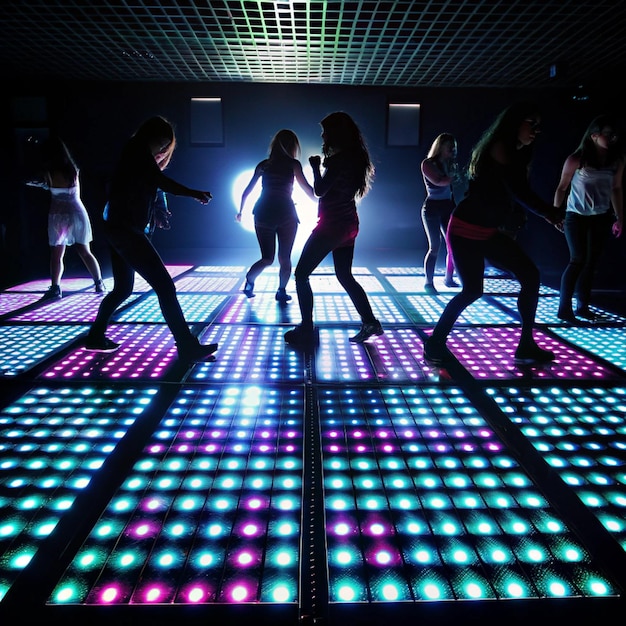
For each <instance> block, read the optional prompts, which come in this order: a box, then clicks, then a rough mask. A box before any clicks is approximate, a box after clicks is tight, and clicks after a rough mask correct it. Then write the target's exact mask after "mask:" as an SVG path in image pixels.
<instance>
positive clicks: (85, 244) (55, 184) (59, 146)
mask: <svg viewBox="0 0 626 626" xmlns="http://www.w3.org/2000/svg"><path fill="white" fill-rule="evenodd" d="M42 153H43V162H44V172H45V174H44V178H45V182H43V183H29V184H31V185H34V186H39V187H42V188H44V189H48V190H49V191H50V210H49V213H48V243H49V245H50V278H51V281H52V285H51V286H50V288H49V289H48V291H46V293H45V294H44V295H43V298H42V299H44V300H58V299H59V298H61V297H62V296H63V292H62V290H61V277H62V276H63V271H64V269H65V266H64V257H65V250H66V248H67V246H76V251H77V252H78V256H79V257H80V258H81V260H82V261H83V263H84V264H85V267H86V268H87V270H88V271H89V273H90V274H91V277H92V278H93V281H94V288H95V291H96V292H97V293H105V292H106V289H105V286H104V282H103V280H102V272H101V270H100V265H99V263H98V260H97V259H96V257H95V256H94V255H93V254H92V252H91V250H90V247H89V244H90V243H91V241H92V239H93V233H92V229H91V223H90V221H89V215H88V213H87V209H85V205H84V204H83V202H82V200H81V198H80V182H79V176H78V174H79V171H78V167H77V166H76V163H75V162H74V159H73V158H72V156H71V155H70V153H69V150H68V149H67V146H66V145H65V143H63V141H61V139H59V138H58V137H51V138H50V139H47V140H46V141H45V142H44V144H43V145H42Z"/></svg>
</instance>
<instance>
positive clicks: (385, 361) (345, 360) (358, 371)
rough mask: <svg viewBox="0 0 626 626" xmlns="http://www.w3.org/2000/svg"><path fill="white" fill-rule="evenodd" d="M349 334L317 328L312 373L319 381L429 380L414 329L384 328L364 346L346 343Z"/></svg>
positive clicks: (418, 338)
mask: <svg viewBox="0 0 626 626" xmlns="http://www.w3.org/2000/svg"><path fill="white" fill-rule="evenodd" d="M352 334H353V331H346V330H345V329H333V328H320V333H319V337H320V345H319V348H318V350H317V353H316V359H315V372H316V379H317V380H318V381H320V382H356V381H362V382H366V381H373V380H376V381H379V382H401V381H402V382H410V381H419V380H426V379H430V380H432V379H433V377H434V375H435V374H434V370H433V369H432V368H429V367H428V366H427V365H426V364H425V363H424V361H423V359H422V352H423V343H422V340H421V338H420V336H419V335H418V333H417V331H415V330H414V329H387V330H386V331H385V334H384V335H381V336H380V337H374V338H373V339H372V340H370V341H368V342H367V343H365V344H362V345H361V344H354V343H351V342H350V341H349V337H350V336H351V335H352Z"/></svg>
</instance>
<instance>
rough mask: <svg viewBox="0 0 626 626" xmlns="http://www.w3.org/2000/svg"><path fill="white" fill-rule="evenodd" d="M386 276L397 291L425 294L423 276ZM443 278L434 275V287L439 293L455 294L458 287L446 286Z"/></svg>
mask: <svg viewBox="0 0 626 626" xmlns="http://www.w3.org/2000/svg"><path fill="white" fill-rule="evenodd" d="M386 278H387V280H388V281H389V283H390V285H391V286H392V287H393V288H394V289H395V290H396V291H397V292H398V293H412V294H420V295H426V292H425V290H424V277H423V276H387V277H386ZM443 279H444V278H443V276H435V279H434V285H435V288H436V289H437V291H438V292H439V293H448V294H455V293H458V292H459V288H458V287H446V286H445V284H444V282H443Z"/></svg>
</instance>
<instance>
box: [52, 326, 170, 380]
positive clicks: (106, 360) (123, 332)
mask: <svg viewBox="0 0 626 626" xmlns="http://www.w3.org/2000/svg"><path fill="white" fill-rule="evenodd" d="M107 336H108V337H109V339H111V340H112V341H116V342H117V343H119V344H121V345H120V348H119V349H118V350H117V351H116V352H112V353H101V352H89V351H87V350H85V349H84V348H78V349H77V350H75V351H74V352H71V353H70V354H68V355H67V356H65V357H64V358H63V359H60V360H58V361H56V362H55V363H52V365H51V366H50V367H49V368H48V369H47V370H45V371H44V372H43V373H42V374H41V378H46V379H66V380H67V379H72V380H115V379H119V380H156V379H159V378H162V377H163V376H164V375H165V374H166V373H167V372H168V370H169V368H170V365H171V364H172V362H173V361H176V360H177V359H178V352H177V350H176V344H175V343H174V338H173V337H172V333H171V332H170V329H169V328H168V327H167V326H165V325H164V324H150V325H145V324H141V325H140V324H111V325H110V326H109V328H108V329H107Z"/></svg>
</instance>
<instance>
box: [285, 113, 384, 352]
mask: <svg viewBox="0 0 626 626" xmlns="http://www.w3.org/2000/svg"><path fill="white" fill-rule="evenodd" d="M320 124H321V126H322V141H323V146H322V151H323V153H324V173H323V174H322V172H321V166H322V159H321V157H320V156H318V155H315V156H311V157H309V163H310V164H311V167H312V168H313V178H314V183H313V189H314V190H315V195H316V196H317V197H318V198H319V202H318V222H317V225H316V226H315V228H314V229H313V231H312V232H311V235H310V236H309V238H308V239H307V241H306V243H305V244H304V248H303V249H302V254H301V255H300V260H299V261H298V264H297V265H296V270H295V273H294V274H295V279H296V292H297V294H298V304H299V306H300V315H301V318H302V321H301V323H300V324H299V325H298V326H296V327H295V328H293V329H292V330H289V331H287V332H286V333H285V341H286V342H287V343H290V344H292V345H296V346H311V345H312V344H314V343H315V340H316V336H315V328H314V325H313V291H312V290H311V285H310V283H309V277H310V276H311V274H312V273H313V271H314V270H315V268H316V267H317V266H318V265H319V264H320V263H321V262H322V261H323V260H324V258H325V257H326V256H327V255H328V254H330V253H331V252H332V255H333V262H334V265H335V274H336V276H337V280H338V281H339V283H340V284H341V286H342V287H343V288H344V289H345V290H346V292H347V293H348V295H349V296H350V299H351V300H352V302H353V304H354V306H355V308H356V310H357V312H358V313H359V315H360V316H361V321H362V324H361V330H360V331H359V332H358V333H357V334H356V335H354V336H353V337H350V341H352V342H356V343H362V342H363V341H365V340H367V339H369V338H370V337H372V336H373V335H382V334H383V332H384V331H383V328H382V326H381V324H380V322H379V321H378V320H377V319H376V317H375V316H374V313H373V311H372V307H371V305H370V302H369V300H368V298H367V294H366V293H365V290H364V289H363V287H361V285H360V284H359V283H358V282H357V281H356V279H355V278H354V276H353V275H352V261H353V258H354V243H355V241H356V237H357V235H358V233H359V217H358V213H357V201H360V200H361V199H362V198H364V197H365V195H366V194H367V192H368V191H369V189H370V185H371V182H372V179H373V176H374V165H373V164H372V161H371V158H370V155H369V152H368V149H367V146H366V145H365V140H364V138H363V135H362V134H361V131H360V129H359V127H358V126H357V125H356V123H355V121H354V120H353V119H352V118H351V117H350V116H349V115H348V114H347V113H345V112H343V111H336V112H334V113H331V114H330V115H327V116H326V117H325V118H324V119H323V120H322V121H321V122H320Z"/></svg>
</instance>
